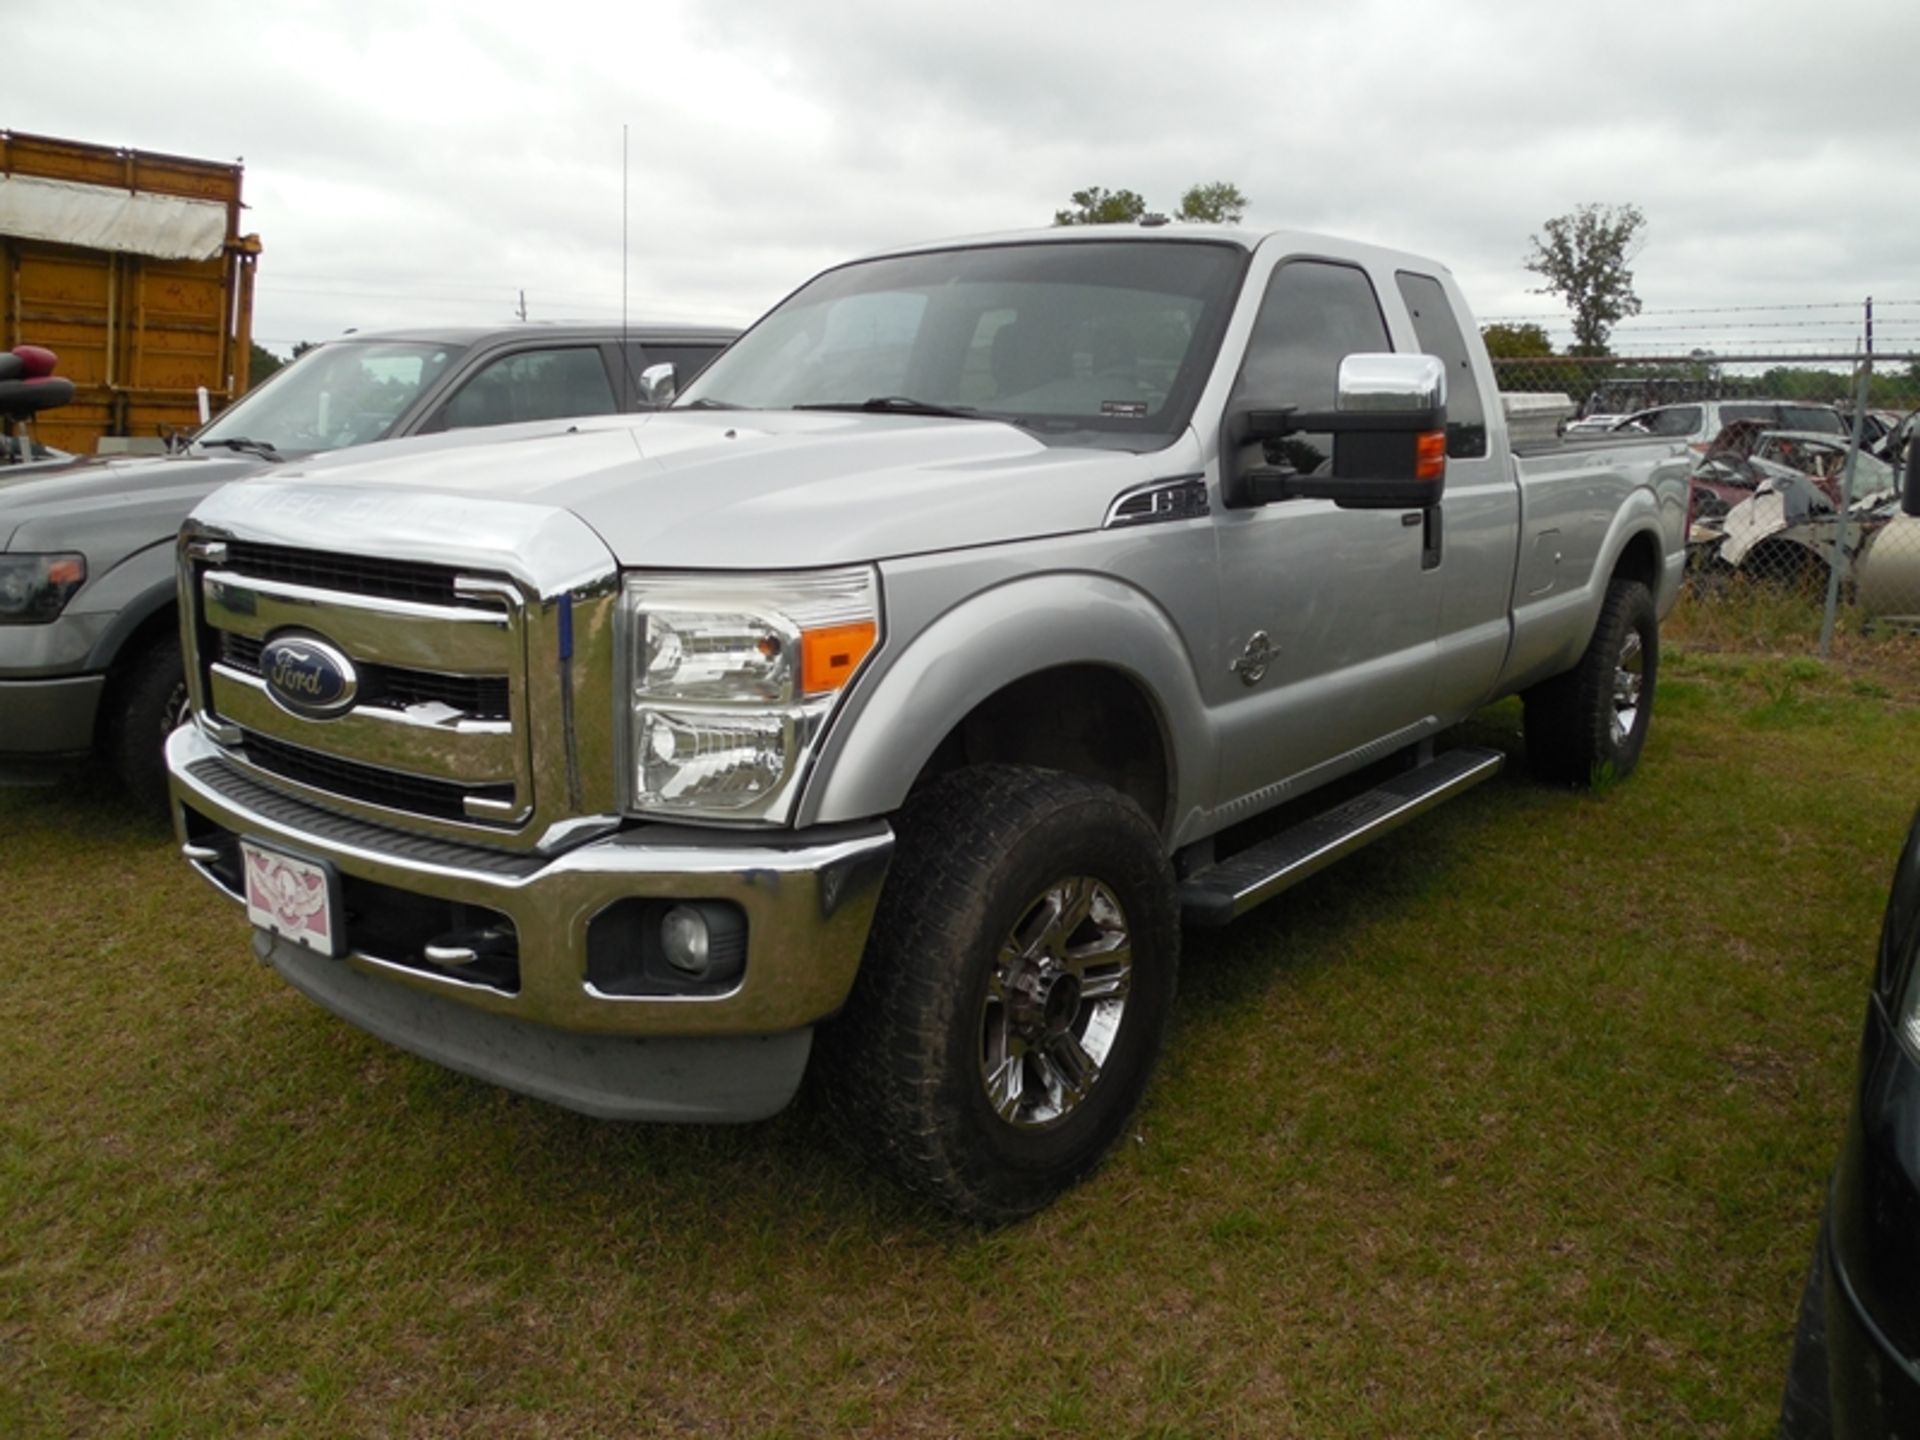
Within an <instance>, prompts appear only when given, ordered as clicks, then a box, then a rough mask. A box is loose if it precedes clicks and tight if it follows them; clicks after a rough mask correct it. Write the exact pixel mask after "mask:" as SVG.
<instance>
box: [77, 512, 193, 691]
mask: <svg viewBox="0 0 1920 1440" xmlns="http://www.w3.org/2000/svg"><path fill="white" fill-rule="evenodd" d="M179 594H180V583H179V577H178V572H177V571H176V570H175V568H174V544H173V537H172V536H171V535H169V536H167V537H166V538H165V539H164V540H161V541H158V542H156V543H155V544H153V545H149V546H147V547H146V548H145V549H143V550H138V551H135V552H134V553H133V554H131V555H129V556H127V557H126V558H125V559H124V560H122V561H120V562H119V563H118V564H116V565H115V566H114V567H113V568H112V569H111V570H109V571H108V572H107V573H106V574H105V575H102V576H101V577H100V578H99V579H98V580H96V581H95V582H94V583H93V584H92V585H90V586H89V587H88V593H87V597H86V598H87V612H88V613H89V614H93V615H100V616H104V617H105V623H104V625H103V626H102V628H101V630H100V632H99V634H98V635H97V636H96V637H95V639H94V642H93V649H92V652H91V653H90V654H89V655H88V656H87V668H88V669H89V670H110V669H112V668H113V663H114V661H115V659H116V658H117V657H118V656H119V654H120V650H121V647H122V646H124V645H125V644H126V643H127V640H128V639H129V638H130V637H131V636H132V635H133V634H134V633H135V632H136V631H138V630H139V629H140V627H141V626H143V625H145V624H146V623H147V622H148V621H149V620H151V619H152V618H153V617H154V616H155V615H157V614H159V613H160V612H161V611H163V610H168V609H171V608H172V607H173V606H174V605H175V604H176V603H178V600H179ZM169 633H171V632H169Z"/></svg>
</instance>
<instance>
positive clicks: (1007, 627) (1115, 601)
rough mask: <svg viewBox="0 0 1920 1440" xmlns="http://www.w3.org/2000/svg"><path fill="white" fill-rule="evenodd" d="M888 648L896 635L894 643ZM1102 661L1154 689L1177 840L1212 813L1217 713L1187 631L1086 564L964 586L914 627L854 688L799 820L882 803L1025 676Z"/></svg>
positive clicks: (843, 815) (863, 814)
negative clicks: (1212, 715) (1197, 674)
mask: <svg viewBox="0 0 1920 1440" xmlns="http://www.w3.org/2000/svg"><path fill="white" fill-rule="evenodd" d="M888 648H889V649H891V648H892V647H891V646H889V647H888ZM1065 665H1101V666H1106V667H1108V668H1110V669H1113V670H1115V671H1118V672H1119V673H1121V674H1122V675H1125V676H1127V677H1129V678H1130V679H1132V680H1133V681H1134V682H1135V683H1137V684H1138V685H1139V686H1140V688H1141V689H1142V690H1143V691H1144V692H1145V693H1146V695H1147V698H1148V700H1149V702H1150V703H1151V705H1152V706H1153V709H1154V712H1155V714H1156V716H1157V718H1158V720H1159V722H1160V729H1161V735H1162V741H1163V743H1164V744H1165V746H1166V750H1167V755H1166V758H1167V775H1168V779H1169V786H1170V790H1171V796H1172V803H1171V804H1170V805H1169V807H1168V819H1167V824H1168V826H1169V835H1168V837H1167V838H1168V839H1169V842H1170V843H1178V842H1179V840H1180V839H1181V837H1182V835H1183V834H1184V832H1185V831H1186V830H1188V829H1189V828H1190V827H1191V826H1192V825H1193V824H1194V822H1195V821H1196V820H1197V819H1198V818H1199V817H1200V815H1201V814H1202V813H1204V809H1205V806H1206V804H1207V802H1208V800H1209V799H1210V797H1211V791H1212V788H1213V785H1214V782H1215V774H1214V771H1215V768H1216V752H1215V745H1214V740H1213V734H1212V727H1211V726H1210V724H1209V723H1208V720H1207V714H1206V708H1205V706H1204V704H1203V703H1202V701H1201V698H1200V691H1199V687H1198V685H1197V684H1196V682H1195V678H1194V666H1193V662H1192V659H1191V657H1190V655H1189V653H1188V649H1187V646H1186V644H1185V643H1184V641H1183V640H1182V639H1181V636H1180V633H1179V631H1178V630H1177V629H1176V628H1175V626H1174V624H1173V622H1172V621H1171V620H1170V619H1169V618H1168V616H1167V615H1166V613H1165V612H1164V611H1163V610H1162V609H1161V608H1160V607H1159V606H1158V605H1156V604H1155V603H1154V602H1153V600H1152V599H1151V598H1149V597H1148V596H1147V595H1146V594H1145V593H1144V592H1143V591H1141V590H1139V589H1137V588H1136V587H1134V586H1132V585H1129V584H1126V583H1124V582H1122V581H1120V580H1116V579H1114V578H1113V577H1111V576H1108V575H1102V574H1097V573H1091V572H1085V571H1072V572H1065V573H1061V572H1054V573H1049V574H1046V575H1040V576H1030V577H1026V578H1020V579H1014V580H1010V581H1007V582H1005V583H1002V584H999V585H997V586H995V587H994V588H992V589H988V590H985V591H982V592H979V593H976V594H973V595H971V596H969V597H968V598H966V599H963V600H961V601H960V602H958V603H957V604H955V605H953V606H952V608H950V609H947V610H946V611H945V612H944V613H942V614H940V615H939V616H938V618H937V619H934V620H933V621H932V622H931V623H929V624H926V625H924V626H923V627H921V628H919V629H918V630H917V631H916V633H913V634H911V635H909V636H907V637H906V639H905V643H904V644H902V645H901V646H900V648H899V649H898V651H897V652H895V653H894V654H893V658H892V660H891V663H889V664H887V665H886V666H885V668H884V669H883V670H881V671H880V672H878V673H876V674H874V675H873V676H871V677H869V678H868V680H867V681H866V683H864V684H862V685H861V686H860V687H859V690H858V693H857V694H856V695H854V696H851V697H849V701H850V708H849V710H848V712H847V713H845V714H844V715H842V716H841V717H840V718H839V720H838V721H837V722H836V723H835V725H834V726H833V730H832V733H831V734H830V736H829V737H828V741H827V744H826V747H825V748H824V750H823V751H822V753H821V756H820V759H819V762H818V764H817V765H816V767H815V769H814V773H813V775H812V776H811V777H810V778H809V781H808V784H807V788H806V792H805V794H804V796H803V797H802V800H801V804H800V812H799V816H798V820H799V823H800V824H801V825H812V824H829V823H834V822H836V821H840V820H846V819H852V818H856V817H858V818H861V819H865V818H868V817H871V816H878V815H886V814H890V813H892V812H893V811H895V810H897V809H899V808H900V806H901V805H902V804H903V803H904V802H905V800H906V798H907V791H908V790H909V789H910V788H911V787H912V785H913V782H914V779H915V778H916V777H917V776H918V775H919V774H920V771H921V769H922V768H923V767H924V766H925V765H926V763H927V761H928V760H929V759H930V758H931V757H932V755H933V753H934V750H935V749H936V748H937V747H938V746H939V744H940V742H941V741H942V740H943V739H944V738H945V737H946V736H947V734H948V733H949V732H950V731H951V730H952V729H953V727H954V726H955V725H957V724H959V723H960V721H961V720H962V719H964V718H965V717H966V716H967V715H968V714H969V713H970V712H971V711H972V710H973V709H974V708H975V707H976V706H978V705H979V704H980V703H981V702H982V701H984V700H986V699H987V698H989V697H990V696H992V695H994V694H995V693H996V692H998V691H1000V690H1002V689H1004V688H1005V687H1006V686H1008V685H1011V684H1012V683H1013V682H1015V681H1016V680H1021V679H1025V678H1026V677H1027V676H1030V675H1034V674H1036V673H1038V672H1040V671H1044V670H1048V669H1053V668H1056V667H1059V666H1065Z"/></svg>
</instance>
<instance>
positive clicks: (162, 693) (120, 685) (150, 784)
mask: <svg viewBox="0 0 1920 1440" xmlns="http://www.w3.org/2000/svg"><path fill="white" fill-rule="evenodd" d="M107 703H108V704H109V705H111V706H112V707H113V709H112V711H111V712H110V713H109V714H108V715H107V716H106V719H105V747H104V748H105V753H106V759H107V763H108V765H109V766H111V767H112V769H113V773H114V775H115V777H116V778H118V780H119V781H120V784H121V787H122V788H123V789H124V790H125V791H126V794H127V798H128V799H129V800H131V801H132V802H133V803H134V804H135V805H137V806H138V807H139V808H140V809H142V810H144V811H146V812H147V813H148V814H152V815H165V814H166V813H167V762H166V756H165V754H164V753H163V747H164V746H165V745H166V740H167V736H168V735H170V734H172V733H173V730H174V727H175V726H177V725H178V724H179V723H180V722H181V721H182V720H183V719H185V718H186V710H187V679H186V674H185V672H184V671H183V670H182V668H181V665H180V641H179V638H178V637H177V636H173V635H168V636H166V637H165V638H164V639H160V640H156V641H155V642H153V643H152V644H150V645H148V646H147V647H146V648H145V649H144V650H142V651H141V652H140V653H139V654H138V655H136V656H134V657H133V659H132V660H131V661H130V662H129V663H128V665H127V666H126V668H125V669H124V670H123V671H122V672H121V675H120V678H119V681H118V682H117V683H116V684H115V685H114V686H113V688H112V689H111V691H110V692H109V693H108V698H107Z"/></svg>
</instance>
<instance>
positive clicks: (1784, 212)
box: [0, 0, 1920, 353]
mask: <svg viewBox="0 0 1920 1440" xmlns="http://www.w3.org/2000/svg"><path fill="white" fill-rule="evenodd" d="M29 13H30V16H31V23H21V22H22V21H23V20H24V19H25V18H26V16H27V15H28V14H29ZM0 18H10V19H11V21H12V22H13V23H11V24H10V25H9V28H8V32H7V38H6V41H5V44H4V47H3V48H4V56H5V58H4V61H3V62H0V71H3V72H4V74H5V77H6V79H5V84H4V87H0V127H4V128H8V129H14V130H23V131H30V132H36V133H42V134H51V135H59V136H66V137H71V138H75V139H83V140H90V141H97V142H102V143H108V144H117V145H127V146H134V147H139V148H144V149H152V150H162V151H171V152H174V153H178V154H185V155H193V156H200V157H205V158H210V159H231V158H234V157H244V159H245V161H246V196H247V201H248V204H249V205H250V206H251V214H250V217H249V222H248V224H249V228H251V229H252V230H254V231H256V232H257V233H258V234H259V235H260V236H261V239H262V241H263V243H264V246H265V253H264V255H263V257H262V259H261V262H260V286H259V295H258V301H257V305H256V311H255V334H256V337H257V338H259V339H261V340H262V341H263V342H264V343H266V344H267V345H268V346H269V348H272V349H276V350H279V351H282V352H284V351H286V350H287V349H289V348H290V347H291V345H292V344H293V342H295V341H297V340H302V339H313V340H319V339H324V338H326V337H328V336H330V335H334V334H337V333H339V331H341V330H342V329H344V328H347V327H349V326H354V327H359V328H368V327H372V326H378V325H386V324H402V323H406V322H409V321H417V320H446V321H468V322H476V323H487V322H492V321H497V320H505V319H508V318H510V316H511V312H512V310H513V308H514V306H515V304H516V301H517V296H518V294H519V292H520V291H521V290H522V289H524V290H525V292H526V302H527V308H528V311H529V313H530V314H531V315H532V316H533V317H534V318H536V319H538V318H549V319H558V318H608V319H612V318H617V317H618V315H619V313H620V296H621V231H622V224H621V193H622V184H621V182H622V160H621V154H622V127H623V126H625V127H626V131H627V136H628V142H627V143H628V160H627V164H626V177H627V184H628V196H629V200H628V215H629V218H628V235H629V243H628V247H627V248H628V271H627V277H628V278H627V283H628V287H629V296H630V301H629V303H630V307H631V313H632V314H633V316H635V317H636V318H642V317H645V318H654V319H661V320H668V319H673V320H680V319H688V320H692V319H708V318H712V319H727V320H739V321H745V320H747V319H750V318H751V317H752V316H754V315H755V314H757V313H758V312H759V311H760V310H762V309H764V308H765V307H766V306H767V305H769V304H770V303H772V302H773V301H774V300H777V299H778V298H779V297H780V296H781V295H782V294H784V293H785V292H786V291H787V290H789V289H791V288H792V287H793V286H794V285H796V284H798V283H799V282H800V281H801V280H803V279H805V278H806V277H807V276H808V275H809V274H811V273H812V272H813V271H815V270H817V269H819V268H821V267H822V266H824V265H827V264H830V263H832V262H834V261H836V260H839V259H843V258H846V257H847V256H850V255H854V254H858V253H861V252H863V251H867V250H871V249H876V248H880V247H883V246H886V245H889V244H892V243H894V242H897V241H906V240H919V239H926V238H929V237H934V236H943V235H957V234H967V233H974V232H980V231H987V230H998V229H1006V228H1014V227H1021V226H1027V225H1039V224H1044V223H1046V221H1047V220H1048V219H1049V218H1050V217H1051V215H1052V213H1053V211H1054V210H1055V209H1056V208H1058V207H1060V206H1063V205H1065V204H1066V203H1067V196H1068V194H1069V192H1071V191H1073V190H1075V189H1079V188H1082V187H1084V186H1087V185H1103V186H1106V187H1108V188H1118V187H1123V186H1124V187H1127V188H1131V189H1134V190H1137V191H1139V192H1141V193H1142V194H1143V195H1145V196H1146V197H1147V199H1148V201H1149V202H1150V203H1151V204H1152V205H1153V206H1155V207H1156V208H1165V209H1172V208H1173V207H1174V206H1175V205H1176V204H1177V202H1178V199H1179V196H1180V193H1181V191H1182V190H1184V189H1185V188H1186V186H1188V185H1189V184H1191V183H1193V182H1195V181H1202V180H1215V179H1225V180H1231V181H1233V182H1235V183H1237V184H1238V185H1239V186H1240V188H1241V189H1242V190H1243V191H1244V192H1245V193H1246V194H1247V196H1248V197H1249V198H1250V200H1251V207H1250V210H1249V212H1248V215H1247V221H1246V223H1247V225H1248V226H1249V227H1258V228H1279V227H1287V228H1300V229H1311V230H1325V231H1332V232H1335V233H1339V234H1346V235H1351V236H1354V237H1357V238H1361V239H1367V240H1373V241H1377V242H1380V243H1384V244H1390V245H1396V246H1400V247H1402V248H1406V249H1411V250H1418V251H1422V252H1426V253H1429V254H1431V255H1434V256H1436V257H1438V258H1439V259H1441V260H1442V261H1444V262H1446V263H1448V264H1450V265H1452V267H1453V268H1454V270H1455V272H1456V273H1457V274H1458V275H1459V276H1460V278H1461V281H1462V283H1463V284H1464V286H1465V288H1466V291H1467V294H1468V296H1469V298H1470V299H1471V300H1472V302H1473V304H1474V306H1475V308H1476V310H1477V311H1478V312H1479V313H1480V315H1481V317H1482V318H1483V319H1484V318H1487V317H1497V316H1529V317H1534V316H1537V317H1539V318H1541V319H1542V320H1543V322H1544V323H1547V324H1548V325H1549V328H1551V329H1554V330H1555V331H1556V333H1558V334H1559V335H1561V337H1562V338H1564V334H1565V328H1564V324H1562V323H1559V321H1558V319H1557V317H1559V316H1561V315H1562V314H1563V312H1562V311H1561V309H1560V307H1559V306H1558V304H1557V302H1555V301H1554V300H1552V299H1551V298H1548V297H1543V296H1540V295H1536V294H1531V293H1529V286H1530V285H1531V284H1533V283H1535V282H1534V280H1533V277H1531V276H1530V275H1529V274H1528V273H1527V272H1526V270H1525V269H1524V268H1523V266H1522V264H1521V260H1522V257H1523V256H1524V255H1525V254H1526V253H1527V250H1528V238H1529V236H1530V235H1532V234H1533V233H1534V232H1535V231H1537V230H1538V229H1539V228H1540V225H1541V222H1542V221H1543V220H1545V219H1546V218H1547V217H1549V216H1552V215H1557V214H1560V213H1563V212H1565V211H1567V210H1569V209H1571V208H1572V207H1573V206H1575V205H1577V204H1580V203H1583V202H1589V201H1594V202H1607V203H1617V202H1623V201H1624V202H1631V203H1633V204H1636V205H1638V206H1639V207H1640V208H1641V209H1642V210H1643V211H1644V212H1645V214H1646V217H1647V229H1646V234H1645V243H1644V247H1643V249H1642V250H1641V252H1640V254H1639V255H1638V257H1637V259H1636V261H1635V265H1634V269H1635V274H1636V278H1637V285H1638V289H1639V292H1640V295H1641V298H1642V300H1643V301H1644V302H1645V305H1646V309H1647V311H1648V313H1647V314H1646V315H1644V316H1643V317H1641V318H1640V319H1639V320H1637V321H1633V322H1629V323H1628V324H1627V325H1624V326H1623V327H1622V328H1621V329H1620V331H1619V332H1618V333H1617V335H1616V346H1617V348H1620V349H1622V350H1626V351H1640V352H1651V351H1654V350H1668V349H1671V348H1674V347H1676V346H1692V345H1694V344H1700V343H1707V344H1713V345H1716V346H1717V347H1719V348H1720V349H1721V350H1722V351H1723V353H1727V352H1731V351H1734V350H1738V349H1743V348H1744V349H1749V350H1750V349H1753V348H1755V347H1763V346H1764V347H1770V348H1793V349H1805V348H1808V347H1809V346H1812V345H1815V344H1817V345H1819V346H1821V347H1822V348H1835V347H1837V348H1842V349H1849V348H1851V346H1852V343H1853V338H1854V336H1855V335H1857V333H1858V330H1859V321H1858V302H1859V301H1860V300H1861V299H1862V298H1863V297H1865V296H1867V295H1873V296H1874V297H1876V301H1877V307H1876V308H1877V311H1878V320H1879V324H1878V327H1877V338H1878V341H1879V344H1880V346H1881V348H1883V349H1915V350H1920V243H1916V242H1917V241H1920V171H1917V170H1916V166H1915V164H1914V160H1913V157H1914V155H1915V154H1916V140H1917V139H1920V134H1917V133H1916V132H1920V88H1916V81H1915V77H1916V75H1920V71H1916V69H1915V66H1914V61H1915V58H1916V57H1920V4H1915V3H1914V0H1823V3H1821V4H1819V5H1808V4H1806V3H1804V0H1800V3H1794V4H1788V3H1784V0H1739V3H1727V0H1722V3H1704V0H1665V3H1661V4H1637V3H1623V0H1616V3H1612V4H1604V5H1568V4H1548V3H1540V0H1511V3H1509V0H1447V3H1444V4H1442V3H1438V0H1427V3H1424V4H1414V3H1398V0H1375V3H1365V0H1353V3H1346V4H1326V3H1313V4H1302V3H1295V0H1266V3H1248V0H1242V3H1236V4H1229V3H1215V0H1180V3H1177V4H1167V3H1154V4H1144V3H1135V0H1105V3H1082V0H1051V3H1050V0H1018V3H1003V0H969V3H966V4H949V5H930V4H921V3H918V0H784V3H782V0H717V3H705V4H680V3H655V0H626V3H622V4H584V3H582V4H576V3H569V0H547V3H545V4H536V3H528V0H519V3H516V4H512V5H507V4H500V3H496V0H465V3H459V4H445V5H437V4H426V3H408V0H329V3H296V0H278V3H272V4H259V3H246V4H238V3H234V4H229V3H209V0H169V3H156V0H62V3H55V4H40V3H34V0H25V3H20V4H17V6H0ZM1733 307H1741V308H1739V309H1735V308H1733ZM1749 307H1791V308H1766V309H1762V308H1749Z"/></svg>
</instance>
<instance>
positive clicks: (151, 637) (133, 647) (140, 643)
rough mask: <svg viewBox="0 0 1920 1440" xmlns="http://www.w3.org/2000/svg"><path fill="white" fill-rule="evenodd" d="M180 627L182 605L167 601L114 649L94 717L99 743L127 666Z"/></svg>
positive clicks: (115, 708) (114, 708) (123, 684)
mask: <svg viewBox="0 0 1920 1440" xmlns="http://www.w3.org/2000/svg"><path fill="white" fill-rule="evenodd" d="M179 629H180V607H179V605H178V604H176V603H175V602H173V601H168V602H167V603H166V604H164V605H162V606H161V607H160V608H159V609H158V610H155V611H154V612H153V614H151V615H149V616H147V618H146V619H144V620H142V621H141V622H140V623H139V624H138V625H136V626H134V628H133V629H132V630H130V631H129V632H128V633H127V637H126V638H125V639H124V640H122V641H121V642H120V648H119V649H117V650H115V651H114V652H113V659H112V660H111V661H109V662H108V664H107V688H106V693H105V694H104V695H102V696H101V700H100V709H99V711H98V713H97V714H96V715H95V716H94V721H93V741H94V744H96V745H98V744H99V743H100V740H101V738H102V737H103V736H104V735H105V734H106V733H107V730H106V727H107V725H108V724H109V723H110V717H111V716H113V715H114V714H115V713H117V711H118V710H119V700H120V692H121V691H122V690H123V689H124V688H125V687H126V683H127V670H128V667H129V666H131V665H132V664H133V662H134V661H135V660H137V659H139V657H140V656H141V655H143V654H145V653H146V651H147V649H148V648H149V647H150V646H152V645H153V643H154V642H155V640H157V639H161V638H163V637H165V636H169V635H173V634H176V633H178V631H179Z"/></svg>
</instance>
